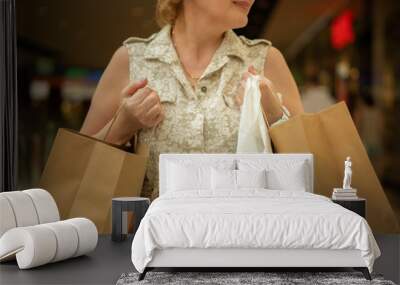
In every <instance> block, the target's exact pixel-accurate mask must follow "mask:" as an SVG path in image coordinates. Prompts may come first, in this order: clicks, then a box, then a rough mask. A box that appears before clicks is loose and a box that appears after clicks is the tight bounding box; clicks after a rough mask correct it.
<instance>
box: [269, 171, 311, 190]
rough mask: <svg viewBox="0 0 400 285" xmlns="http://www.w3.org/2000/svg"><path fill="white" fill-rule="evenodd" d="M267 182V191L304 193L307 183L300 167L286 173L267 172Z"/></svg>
mask: <svg viewBox="0 0 400 285" xmlns="http://www.w3.org/2000/svg"><path fill="white" fill-rule="evenodd" d="M267 181H268V186H267V188H268V189H272V190H290V191H304V192H305V191H306V185H307V181H306V180H305V176H304V173H303V168H301V167H298V168H294V169H288V170H286V171H278V170H276V169H272V170H269V171H267Z"/></svg>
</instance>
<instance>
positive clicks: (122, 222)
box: [111, 197, 150, 241]
mask: <svg viewBox="0 0 400 285" xmlns="http://www.w3.org/2000/svg"><path fill="white" fill-rule="evenodd" d="M149 206H150V199H148V198H143V197H119V198H113V199H112V233H111V239H112V240H113V241H123V240H125V239H126V238H127V234H128V218H127V212H132V213H133V214H134V217H135V222H134V224H135V225H134V232H133V235H135V233H136V231H137V228H138V227H139V224H140V221H141V220H142V218H143V217H144V215H145V214H146V211H147V209H148V207H149Z"/></svg>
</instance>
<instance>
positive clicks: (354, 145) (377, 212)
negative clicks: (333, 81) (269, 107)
mask: <svg viewBox="0 0 400 285" xmlns="http://www.w3.org/2000/svg"><path fill="white" fill-rule="evenodd" d="M269 135H270V137H271V140H272V142H273V146H274V149H275V151H276V152H278V153H312V154H314V169H315V185H314V189H315V190H314V192H316V193H318V194H323V195H325V196H328V197H330V196H331V194H332V190H333V188H334V187H341V186H342V182H343V169H344V160H345V159H346V157H347V156H351V159H352V162H353V177H352V187H354V188H356V189H358V195H359V196H360V197H363V198H366V199H367V220H368V222H369V224H370V225H371V228H372V229H373V230H374V232H381V233H398V232H399V224H398V220H397V218H396V216H395V214H394V211H393V209H392V208H391V205H390V203H389V201H388V199H387V197H386V195H385V193H384V191H383V188H382V186H381V184H380V182H379V180H378V177H377V175H376V173H375V171H374V169H373V166H372V164H371V162H370V160H369V158H368V154H367V152H366V150H365V148H364V145H363V143H362V141H361V139H360V136H359V135H358V132H357V129H356V127H355V125H354V123H353V120H352V118H351V115H350V113H349V111H348V109H347V106H346V104H345V103H344V102H341V103H338V104H335V105H333V106H331V107H329V108H327V109H325V110H323V111H321V112H319V113H315V114H301V115H298V116H294V117H292V118H290V119H289V120H288V121H286V122H283V123H280V124H277V125H274V126H272V127H271V128H270V129H269Z"/></svg>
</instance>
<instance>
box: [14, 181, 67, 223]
mask: <svg viewBox="0 0 400 285" xmlns="http://www.w3.org/2000/svg"><path fill="white" fill-rule="evenodd" d="M22 192H23V193H25V194H27V195H29V196H30V198H31V199H32V201H33V204H34V206H35V209H36V213H37V215H38V219H39V224H45V223H51V222H56V221H59V220H60V214H59V212H58V208H57V204H56V201H54V199H53V197H52V196H51V195H50V193H49V192H47V191H45V190H43V189H39V188H36V189H29V190H24V191H22Z"/></svg>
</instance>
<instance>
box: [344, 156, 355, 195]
mask: <svg viewBox="0 0 400 285" xmlns="http://www.w3.org/2000/svg"><path fill="white" fill-rule="evenodd" d="M352 174H353V173H352V170H351V158H350V156H348V157H347V158H346V161H345V162H344V178H343V189H352V188H351V176H352Z"/></svg>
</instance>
